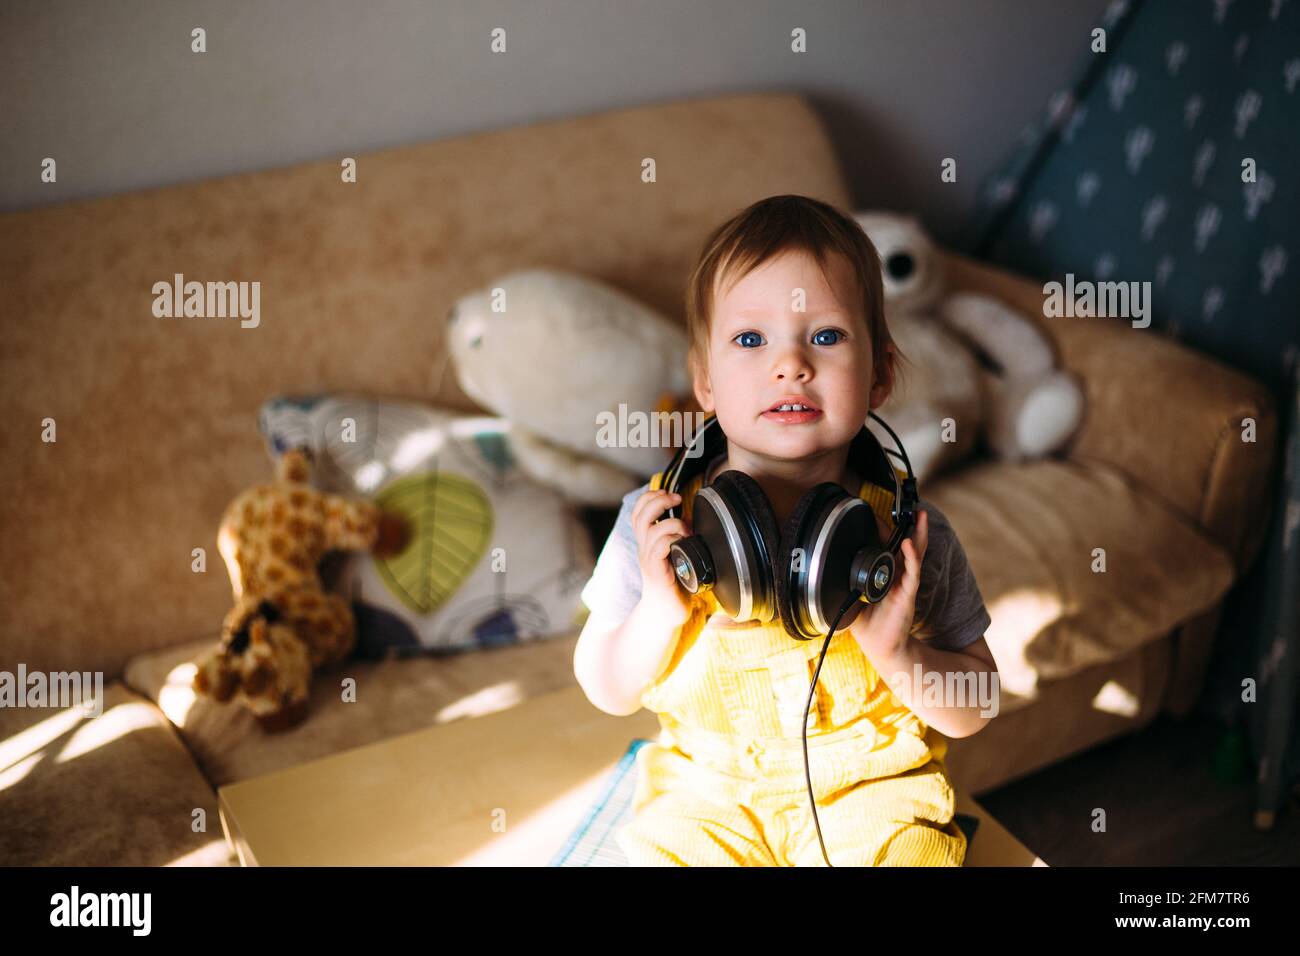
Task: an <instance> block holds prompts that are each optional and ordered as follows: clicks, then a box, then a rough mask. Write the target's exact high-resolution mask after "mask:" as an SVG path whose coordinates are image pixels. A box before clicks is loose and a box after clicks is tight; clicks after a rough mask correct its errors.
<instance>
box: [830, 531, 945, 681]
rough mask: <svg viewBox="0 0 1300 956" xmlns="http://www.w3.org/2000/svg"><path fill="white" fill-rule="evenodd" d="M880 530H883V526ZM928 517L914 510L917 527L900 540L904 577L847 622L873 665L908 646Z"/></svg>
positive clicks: (927, 533)
mask: <svg viewBox="0 0 1300 956" xmlns="http://www.w3.org/2000/svg"><path fill="white" fill-rule="evenodd" d="M882 530H883V529H882ZM929 530H930V524H929V516H928V515H927V514H926V513H925V511H924V509H922V508H919V507H918V509H917V515H916V526H915V527H914V528H913V529H912V533H911V534H910V535H908V536H907V537H906V538H904V539H903V547H902V552H903V563H904V569H903V576H902V577H901V578H900V579H898V580H896V581H895V582H894V583H893V585H891V586H890V588H889V593H888V594H886V595H885V599H884V600H883V601H881V602H880V603H879V604H868V605H867V606H866V607H864V608H863V609H862V610H861V611H860V612H859V614H858V616H857V617H856V618H855V619H854V621H853V623H852V624H850V625H849V633H850V634H852V635H853V637H854V638H855V639H856V640H857V642H858V645H859V646H860V647H861V648H862V653H864V654H866V655H867V658H868V659H869V660H870V661H871V662H872V664H873V666H874V665H882V666H883V665H884V664H885V663H886V662H888V661H891V660H893V659H894V658H896V657H897V656H898V655H899V654H900V653H901V652H902V651H903V649H904V648H905V647H906V646H907V642H908V640H909V639H910V637H909V635H910V634H911V631H912V616H913V615H914V614H915V612H916V592H917V589H918V588H919V587H920V585H921V562H922V561H923V560H924V559H925V549H926V545H927V543H928V542H929V537H930V535H929Z"/></svg>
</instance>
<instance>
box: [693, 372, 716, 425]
mask: <svg viewBox="0 0 1300 956" xmlns="http://www.w3.org/2000/svg"><path fill="white" fill-rule="evenodd" d="M691 384H692V391H694V392H695V401H696V403H697V404H698V406H699V408H700V411H702V412H704V413H705V414H707V415H712V414H713V383H712V382H710V381H709V372H708V369H702V370H701V369H699V368H697V367H695V364H694V363H692V365H691Z"/></svg>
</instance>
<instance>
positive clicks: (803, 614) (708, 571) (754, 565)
mask: <svg viewBox="0 0 1300 956" xmlns="http://www.w3.org/2000/svg"><path fill="white" fill-rule="evenodd" d="M868 415H870V417H871V418H874V419H875V420H876V421H877V422H879V423H880V425H881V426H882V427H883V428H884V429H885V431H887V432H889V435H890V437H891V438H893V440H894V444H895V445H897V446H898V451H897V452H886V450H885V449H884V448H883V447H882V446H881V444H880V443H879V442H878V441H877V440H876V437H875V435H873V434H872V433H871V430H870V429H868V428H867V426H866V425H865V424H864V425H863V426H862V428H861V430H860V431H859V432H858V434H857V435H856V436H854V438H853V441H852V442H851V443H850V445H849V456H848V461H849V464H850V466H851V467H852V469H853V471H854V472H855V474H856V475H857V477H858V478H861V479H865V480H866V481H867V482H869V483H870V484H872V485H875V486H877V487H880V488H884V489H892V490H893V504H892V506H891V508H890V515H891V517H892V518H893V521H894V530H893V532H892V534H891V535H890V536H889V540H888V541H882V540H881V536H880V532H879V529H878V528H877V526H876V517H875V512H874V511H873V510H872V508H871V506H870V505H868V504H867V503H866V502H865V501H863V500H862V498H861V497H859V496H858V495H851V494H849V493H848V492H847V491H845V490H844V489H843V488H842V487H841V486H839V485H838V484H836V483H835V482H833V481H824V482H822V483H821V484H819V485H817V486H816V487H814V488H811V489H810V490H808V491H807V492H805V493H804V495H803V496H802V497H801V498H800V499H799V501H798V503H797V504H796V505H795V507H794V510H793V511H792V512H791V513H790V517H789V518H788V519H787V520H786V522H785V525H784V527H780V526H779V525H778V522H777V519H776V514H775V512H774V511H773V509H772V504H771V502H770V501H769V500H768V498H767V495H765V494H764V493H763V490H762V488H760V487H759V485H758V482H757V481H755V480H754V479H753V478H751V477H750V476H749V475H747V474H745V473H744V472H742V471H736V470H728V471H724V472H722V473H721V474H718V475H716V476H715V477H714V478H713V480H712V481H711V482H709V483H708V484H707V485H703V486H702V487H701V488H700V489H699V490H698V491H697V492H696V494H695V498H694V502H693V504H692V515H691V531H692V534H691V535H690V536H689V537H684V538H679V539H678V540H676V541H674V542H673V543H672V545H671V546H670V547H669V549H668V560H669V563H670V564H671V565H672V569H673V573H674V575H675V576H676V577H677V581H678V583H679V584H680V585H681V587H683V588H684V589H685V590H686V591H688V592H689V593H691V594H698V593H700V592H703V591H705V590H712V592H713V595H714V597H715V598H716V599H717V602H718V605H719V606H720V607H721V608H722V610H723V611H724V612H726V614H727V616H728V617H731V618H732V619H733V620H736V621H751V620H758V621H762V622H763V623H773V622H775V621H778V620H779V621H780V623H781V625H782V627H783V628H784V629H785V632H786V633H787V634H789V635H790V637H792V638H794V639H795V640H799V641H808V640H812V639H813V638H815V637H820V636H822V635H825V636H826V643H825V644H824V645H823V646H822V651H821V657H820V658H819V659H818V661H817V670H816V672H815V673H814V674H813V679H812V685H811V686H810V687H809V688H808V704H807V706H806V707H805V709H804V718H805V719H804V733H803V753H804V775H805V777H806V778H807V782H808V798H809V801H810V802H811V804H812V812H813V822H814V823H815V824H816V826H817V839H818V841H819V842H820V843H821V848H822V857H823V858H824V859H825V860H826V865H827V866H831V861H830V857H829V856H828V855H827V853H826V843H825V841H823V840H822V832H821V823H820V822H819V821H818V820H817V800H816V797H815V796H814V795H813V789H812V776H811V773H810V772H809V770H808V723H807V715H808V711H809V710H811V708H812V701H813V693H814V691H815V690H816V687H817V678H818V676H819V675H820V674H821V669H822V662H823V661H824V660H825V659H826V651H827V650H828V649H829V648H830V643H831V638H832V637H833V636H834V634H835V632H836V631H837V630H839V629H840V627H841V623H843V626H844V627H847V626H848V625H850V624H852V623H853V621H854V620H856V619H857V616H858V614H859V613H860V612H861V610H862V607H861V605H862V603H863V602H865V603H867V604H877V603H879V602H880V601H881V600H883V599H884V597H885V595H886V594H888V593H889V590H890V588H891V586H892V585H893V583H894V581H895V580H896V579H897V577H898V571H899V569H900V567H901V549H902V544H903V539H904V538H906V537H907V535H908V534H909V533H910V531H911V529H912V527H913V526H914V525H915V523H916V510H917V491H916V476H915V474H914V473H913V471H912V463H911V461H910V460H908V457H907V451H906V449H904V448H903V443H902V442H901V441H900V440H899V438H898V436H897V435H896V434H894V430H893V429H892V428H890V427H889V425H887V424H886V423H885V421H884V420H883V419H882V418H880V416H878V415H877V414H876V413H875V412H868ZM726 446H727V437H726V435H724V434H723V432H722V429H721V427H720V426H719V425H718V419H717V416H716V415H713V416H710V417H709V418H708V419H707V420H706V421H705V422H704V423H703V424H702V425H701V426H700V428H699V430H698V431H697V432H696V433H695V435H694V436H693V437H692V438H691V440H690V442H689V443H687V444H686V445H684V446H683V447H682V448H680V449H678V451H677V453H676V454H675V455H674V456H673V460H672V462H671V464H669V466H668V468H667V469H666V470H664V471H663V472H661V473H659V474H657V475H655V476H654V478H653V479H652V480H651V487H652V488H653V489H660V488H662V489H665V490H667V491H670V492H676V493H679V494H680V493H681V490H682V489H683V488H687V487H689V486H690V484H691V482H692V481H694V480H695V479H696V478H697V477H699V476H701V475H702V474H705V473H706V472H707V469H708V467H709V465H710V464H712V463H713V462H714V461H715V460H716V459H717V458H718V456H719V455H721V454H724V453H725V451H726ZM889 455H894V456H895V457H898V458H901V459H902V461H903V464H904V465H905V466H906V468H907V477H906V478H902V479H900V477H899V474H898V472H897V471H896V470H895V469H894V467H893V465H892V464H891V463H890V461H889V457H888V456H889ZM685 503H686V502H685V496H684V495H683V496H682V501H681V502H680V503H679V504H677V505H674V506H672V507H670V508H669V509H668V510H667V511H665V512H664V513H663V515H661V516H660V517H659V518H658V519H657V520H658V521H662V520H665V519H669V518H679V517H681V516H682V511H683V508H684V506H685ZM846 614H847V615H848V616H847V619H845V615H846Z"/></svg>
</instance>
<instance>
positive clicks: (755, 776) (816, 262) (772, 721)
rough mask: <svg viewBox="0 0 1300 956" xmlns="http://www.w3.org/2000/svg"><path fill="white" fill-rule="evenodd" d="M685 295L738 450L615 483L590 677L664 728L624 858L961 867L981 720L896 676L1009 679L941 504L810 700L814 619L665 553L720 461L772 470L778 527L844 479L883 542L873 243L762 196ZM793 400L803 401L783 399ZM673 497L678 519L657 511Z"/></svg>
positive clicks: (596, 584)
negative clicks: (795, 635) (810, 625)
mask: <svg viewBox="0 0 1300 956" xmlns="http://www.w3.org/2000/svg"><path fill="white" fill-rule="evenodd" d="M686 307H687V330H688V336H689V342H690V350H689V356H688V361H689V365H690V373H691V376H692V379H693V382H694V390H695V396H696V399H697V400H698V401H699V404H700V407H701V408H702V409H703V410H704V411H705V412H709V413H712V414H715V415H716V416H717V419H718V425H719V427H720V428H721V430H722V432H723V434H724V435H725V436H726V438H727V443H726V451H725V453H724V454H722V455H719V456H718V458H717V459H716V460H715V461H713V462H711V463H710V465H709V467H708V468H707V469H706V471H705V473H704V474H703V475H702V476H700V477H698V478H697V479H696V480H695V481H693V482H691V483H690V484H689V485H687V486H686V487H684V488H682V489H681V494H670V493H668V492H667V491H665V490H663V489H661V488H660V487H659V485H660V481H659V479H660V478H661V477H662V473H661V474H659V475H656V476H654V477H653V478H652V479H651V481H650V482H648V483H647V484H646V485H643V486H642V487H641V488H638V489H636V490H635V491H632V492H631V493H629V494H628V495H627V496H626V497H624V499H623V504H622V508H621V510H620V512H619V515H618V518H617V520H616V523H615V526H614V530H613V531H612V532H611V534H610V536H609V539H608V541H607V542H606V543H605V546H604V548H603V550H602V551H601V554H600V557H599V559H598V561H597V563H596V568H595V572H594V574H593V575H592V578H591V580H590V581H589V582H588V584H587V586H586V588H585V589H584V590H583V593H582V599H583V602H584V603H585V604H586V606H587V608H588V609H589V611H590V616H589V618H588V620H587V622H586V625H585V626H584V628H583V631H582V635H581V637H580V638H579V640H578V645H577V649H576V651H575V654H574V672H575V676H576V677H577V679H578V681H579V683H580V684H581V686H582V688H583V690H584V692H585V693H586V695H587V697H588V698H589V699H590V700H591V702H592V703H593V704H594V705H595V706H597V707H599V708H600V709H601V710H603V711H606V712H608V713H611V714H617V715H628V714H632V713H635V712H636V711H637V710H639V709H640V708H641V707H646V708H648V709H650V710H651V711H654V712H655V713H656V714H657V715H658V716H659V723H660V727H661V731H660V734H659V738H658V740H657V741H655V742H651V743H647V744H645V745H643V746H642V747H641V749H640V751H639V752H638V755H637V784H636V793H635V796H634V798H633V810H634V813H635V816H634V819H633V821H632V822H631V823H630V824H628V825H627V826H626V827H624V828H623V829H621V830H620V831H619V832H618V834H617V835H616V839H617V840H618V843H619V845H620V846H621V847H622V848H623V850H624V851H625V852H626V854H627V856H628V858H629V860H630V861H631V862H632V864H633V865H676V866H719V865H768V866H811V865H824V862H825V860H826V859H827V858H828V859H829V861H830V862H831V863H832V864H833V865H835V866H852V865H859V866H878V865H889V866H900V865H901V866H917V865H921V866H928V865H938V866H960V865H961V864H962V861H963V859H964V857H965V852H966V838H965V835H964V834H963V833H962V831H961V830H960V829H959V828H958V827H957V825H956V823H955V821H954V820H953V811H954V806H953V801H954V795H953V789H952V786H951V784H950V782H949V779H948V775H947V770H946V766H945V761H944V758H945V755H946V753H947V739H946V737H960V736H966V735H969V734H972V733H975V732H977V731H978V730H979V729H980V728H981V727H982V726H983V725H984V723H986V722H987V720H988V718H987V717H985V716H982V715H981V710H980V708H979V706H978V705H975V704H969V705H963V706H954V705H952V704H951V703H949V702H947V701H945V703H946V704H948V706H944V707H938V706H933V705H932V694H923V693H922V691H923V688H922V687H921V686H915V682H913V681H911V680H898V681H895V683H894V684H893V685H892V686H891V683H890V682H889V681H890V678H891V676H892V675H896V674H902V675H906V676H907V677H908V678H910V677H911V675H913V674H914V673H916V672H917V671H916V669H915V668H914V665H916V664H919V670H920V671H921V672H924V673H926V674H933V673H937V674H939V675H941V676H942V675H943V674H944V673H945V672H949V671H960V672H962V673H963V674H965V675H972V674H973V675H976V676H977V677H978V675H985V676H986V677H987V676H988V675H992V676H994V677H995V676H996V665H995V664H994V662H993V658H992V656H991V654H990V653H989V649H988V645H987V644H986V643H985V641H984V633H985V630H986V629H987V627H988V625H989V623H990V618H989V614H988V611H987V610H986V609H985V607H984V602H983V599H982V598H981V596H980V592H979V588H978V586H977V584H976V582H975V578H974V575H973V574H972V572H971V569H970V567H969V565H968V564H967V562H966V556H965V553H964V552H963V550H962V547H961V544H960V542H959V541H958V540H957V537H956V535H955V534H954V533H953V529H952V526H951V525H950V524H949V523H948V521H947V519H946V518H945V517H944V515H943V514H942V513H941V512H940V511H939V510H938V509H937V508H935V507H934V506H933V505H932V504H930V503H928V502H925V501H924V500H923V499H922V500H920V501H919V502H918V507H917V515H916V526H915V527H914V528H913V530H912V533H911V535H910V536H909V537H908V538H906V539H904V542H903V545H902V549H901V550H902V558H903V562H902V563H903V564H904V565H905V568H904V570H903V572H902V574H901V575H900V577H899V578H898V580H896V581H895V582H894V584H893V586H892V588H891V589H890V591H889V594H888V595H887V596H886V597H885V599H884V600H883V601H881V602H880V603H878V604H875V605H864V606H863V607H862V609H861V612H860V613H859V614H858V616H857V617H856V618H855V619H854V620H853V622H852V624H850V625H849V626H848V627H846V628H844V629H843V630H842V631H837V632H836V633H835V635H834V637H833V638H832V641H831V644H830V648H829V650H828V651H827V653H826V656H825V659H824V662H823V664H822V669H821V673H820V675H819V676H818V680H817V686H816V690H815V696H814V698H813V705H812V707H811V708H808V707H807V703H808V695H809V686H810V685H811V684H812V676H813V673H814V671H815V669H816V666H817V662H818V658H819V657H820V654H821V650H822V646H823V644H824V643H825V638H824V636H823V638H822V639H820V640H811V641H797V640H794V639H792V638H791V637H790V636H789V635H788V634H786V632H785V630H784V629H783V627H782V626H781V623H780V621H779V620H778V621H775V622H772V623H770V624H764V623H762V622H759V621H734V620H732V619H731V618H729V617H728V616H727V615H726V614H725V613H723V612H722V611H721V610H720V609H719V605H718V603H717V600H716V599H715V598H714V597H713V594H712V592H711V591H710V590H707V589H706V590H704V591H701V592H700V593H698V594H695V595H691V594H689V593H688V592H686V591H685V590H684V589H682V588H681V587H680V586H679V585H678V583H677V579H676V577H675V576H674V574H673V571H672V568H671V566H670V565H669V562H668V557H667V556H668V549H669V546H670V545H671V544H672V543H673V542H674V541H676V540H678V539H680V538H682V537H685V536H688V535H689V534H690V524H689V522H690V516H691V504H692V501H693V497H694V494H695V492H696V491H698V490H699V488H700V487H702V486H703V485H705V484H708V483H709V482H710V481H712V480H713V478H714V477H715V476H716V475H718V474H719V473H721V472H723V471H727V470H736V471H741V472H744V473H746V474H748V475H749V476H751V477H752V478H753V479H754V480H755V481H757V482H758V484H759V486H760V487H761V488H762V490H763V491H764V493H765V494H766V495H767V497H768V500H769V501H770V502H771V504H772V508H773V511H774V512H775V515H776V517H777V520H778V522H780V523H781V526H784V523H785V521H786V519H787V518H788V517H789V515H790V513H791V511H792V510H793V508H794V505H795V503H796V502H797V501H798V500H799V499H800V497H801V496H802V495H803V494H804V492H806V491H807V490H809V489H810V488H812V487H814V486H815V485H817V484H819V483H820V482H823V481H832V482H835V483H837V484H839V485H841V486H842V487H843V488H845V489H846V490H848V491H850V492H851V493H854V494H857V495H859V496H860V497H862V498H863V499H864V500H866V501H867V503H868V504H870V505H871V507H872V510H873V512H874V513H875V514H876V519H877V523H878V524H879V526H880V530H881V533H882V540H887V539H888V535H889V533H890V532H891V531H892V527H893V526H892V519H891V517H890V514H889V509H890V505H891V503H892V494H883V493H882V491H883V490H882V489H878V488H876V487H875V486H874V485H872V484H871V483H870V482H866V481H863V480H862V479H861V477H860V476H857V475H854V474H853V473H852V472H851V471H850V470H849V462H848V448H849V444H850V442H851V441H852V439H853V438H854V436H855V435H857V433H858V432H859V430H860V429H861V428H862V426H863V423H864V422H865V420H866V418H867V413H868V410H869V409H874V408H877V407H878V406H880V405H881V404H882V403H883V402H884V401H885V399H886V398H887V397H888V395H889V393H890V390H891V388H892V387H893V384H894V380H895V359H896V357H898V356H897V349H896V347H895V345H894V343H893V341H892V340H891V338H890V336H889V331H888V327H887V326H886V324H885V316H884V304H883V294H882V290H881V274H880V261H879V258H878V256H877V254H876V251H875V249H874V247H873V246H872V245H871V242H870V240H869V239H868V238H867V237H866V235H865V233H863V231H862V229H861V227H859V226H858V224H857V223H856V222H854V221H853V220H852V219H851V218H849V217H848V216H845V215H843V214H842V213H840V212H839V211H837V210H836V209H834V208H833V207H831V206H829V205H827V204H825V203H823V202H819V201H817V200H814V199H810V198H807V197H803V196H775V197H770V198H768V199H765V200H762V201H760V202H757V203H755V204H754V205H752V206H750V207H749V208H747V209H745V210H744V211H742V212H741V213H739V214H738V215H737V216H735V217H734V218H733V219H731V220H730V221H728V222H726V223H724V224H723V225H722V226H720V227H719V228H718V229H717V230H716V231H715V232H714V233H713V234H712V235H711V236H710V237H709V239H708V241H707V242H706V244H705V247H704V250H703V253H702V255H701V258H700V261H699V263H698V264H697V265H696V267H695V269H694V270H693V272H692V275H691V279H690V284H689V288H688V290H687V305H686ZM782 404H800V405H803V406H806V408H807V410H806V411H795V412H790V411H785V412H776V411H773V409H774V408H775V407H777V406H780V405H782ZM673 505H679V506H680V508H681V514H682V517H681V518H673V519H665V520H662V521H659V520H657V519H659V518H660V517H661V516H662V515H663V514H664V512H665V511H666V510H667V509H668V508H669V507H670V506H673ZM882 676H883V679H882ZM941 686H945V687H951V686H953V684H952V683H951V682H949V681H947V680H945V681H943V684H942V685H941ZM923 697H925V698H927V700H923ZM927 704H931V705H930V706H927ZM805 735H806V740H807V753H808V770H807V773H808V774H809V775H810V777H811V782H812V789H813V792H814V795H815V799H816V807H817V820H818V822H819V823H820V830H821V839H819V836H818V833H817V829H816V827H815V825H814V818H813V814H812V810H811V808H810V806H809V794H808V777H806V776H805V768H804V762H803V755H804V750H803V741H804V738H805ZM945 735H946V736H945ZM822 839H824V845H823V842H822ZM823 846H824V852H825V856H824V855H823Z"/></svg>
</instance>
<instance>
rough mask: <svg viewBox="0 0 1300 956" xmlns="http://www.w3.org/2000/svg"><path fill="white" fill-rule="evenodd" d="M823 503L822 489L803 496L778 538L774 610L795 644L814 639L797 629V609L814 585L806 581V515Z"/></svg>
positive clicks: (808, 569)
mask: <svg viewBox="0 0 1300 956" xmlns="http://www.w3.org/2000/svg"><path fill="white" fill-rule="evenodd" d="M824 500H825V488H824V486H823V485H818V486H817V487H816V488H813V489H812V490H811V491H808V492H805V494H804V496H803V497H802V498H800V499H799V501H798V503H797V504H796V505H795V506H794V511H792V512H790V517H789V518H787V519H786V521H785V528H784V529H783V531H782V537H781V556H780V562H781V563H780V565H779V566H777V567H776V568H775V571H774V573H773V578H774V579H775V583H776V588H775V590H776V606H777V609H778V610H779V611H780V613H781V623H782V625H784V626H785V632H786V633H787V634H789V635H790V636H791V637H793V638H794V639H795V640H798V641H806V640H810V639H811V638H813V637H815V636H816V635H813V634H807V633H805V632H804V629H803V628H801V627H800V625H799V605H800V603H801V602H806V601H807V600H808V599H809V597H810V595H811V594H813V593H815V591H814V590H813V589H814V588H815V587H816V582H815V581H812V580H811V578H810V577H809V575H810V573H811V571H812V569H811V567H809V560H810V558H811V556H812V555H811V552H812V545H813V542H812V541H810V540H808V539H809V535H808V534H807V533H805V530H804V526H805V525H806V524H807V523H808V517H809V513H810V512H812V510H813V509H814V508H815V507H816V506H817V504H818V503H819V502H822V501H824ZM799 548H802V549H803V552H802V555H801V558H800V562H799V566H798V567H796V566H795V551H796V549H799Z"/></svg>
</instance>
